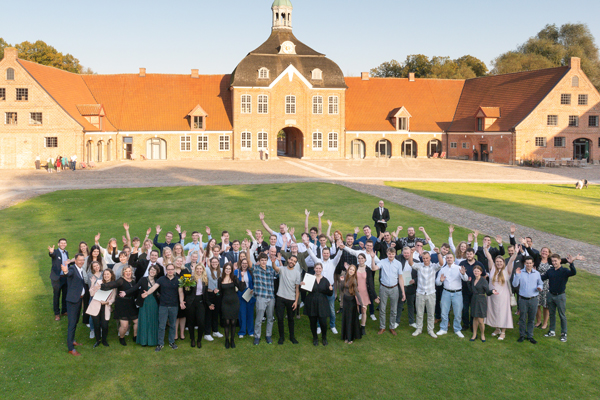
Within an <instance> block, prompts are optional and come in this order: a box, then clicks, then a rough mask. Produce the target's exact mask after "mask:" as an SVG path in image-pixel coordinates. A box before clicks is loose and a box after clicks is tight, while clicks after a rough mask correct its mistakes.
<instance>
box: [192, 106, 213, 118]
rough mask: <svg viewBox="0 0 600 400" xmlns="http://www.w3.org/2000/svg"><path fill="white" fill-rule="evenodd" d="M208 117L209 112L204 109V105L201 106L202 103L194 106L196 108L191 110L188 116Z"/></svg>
mask: <svg viewBox="0 0 600 400" xmlns="http://www.w3.org/2000/svg"><path fill="white" fill-rule="evenodd" d="M197 116H199V117H208V114H207V113H206V111H204V110H203V109H202V107H200V104H198V105H197V106H196V107H194V109H193V110H192V111H190V112H189V114H188V117H197Z"/></svg>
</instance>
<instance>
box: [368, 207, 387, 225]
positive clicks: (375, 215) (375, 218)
mask: <svg viewBox="0 0 600 400" xmlns="http://www.w3.org/2000/svg"><path fill="white" fill-rule="evenodd" d="M372 218H373V221H375V222H377V221H379V220H380V219H382V220H384V221H385V222H388V221H389V220H390V212H389V211H388V209H387V208H384V209H383V215H382V214H381V213H380V212H379V207H377V208H376V209H374V210H373V216H372Z"/></svg>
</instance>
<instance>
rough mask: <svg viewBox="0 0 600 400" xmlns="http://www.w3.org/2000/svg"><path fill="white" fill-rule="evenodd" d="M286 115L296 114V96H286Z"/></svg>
mask: <svg viewBox="0 0 600 400" xmlns="http://www.w3.org/2000/svg"><path fill="white" fill-rule="evenodd" d="M285 113H286V114H296V96H291V95H289V96H285Z"/></svg>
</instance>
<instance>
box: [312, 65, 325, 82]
mask: <svg viewBox="0 0 600 400" xmlns="http://www.w3.org/2000/svg"><path fill="white" fill-rule="evenodd" d="M312 79H315V80H317V79H318V80H320V79H323V71H321V70H320V69H319V68H317V69H313V70H312Z"/></svg>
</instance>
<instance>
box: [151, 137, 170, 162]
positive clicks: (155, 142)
mask: <svg viewBox="0 0 600 400" xmlns="http://www.w3.org/2000/svg"><path fill="white" fill-rule="evenodd" d="M146 157H147V158H148V160H166V159H167V142H166V141H165V140H164V139H161V138H152V139H148V140H146Z"/></svg>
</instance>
